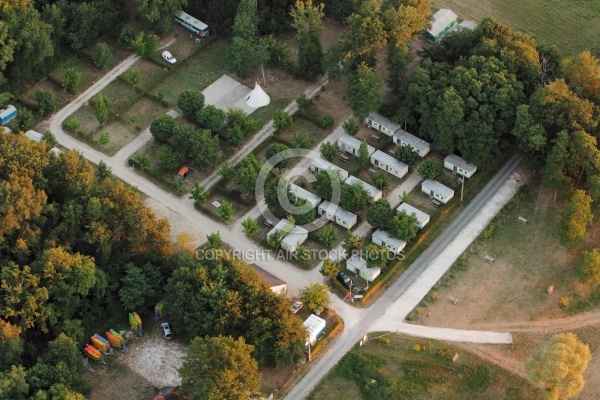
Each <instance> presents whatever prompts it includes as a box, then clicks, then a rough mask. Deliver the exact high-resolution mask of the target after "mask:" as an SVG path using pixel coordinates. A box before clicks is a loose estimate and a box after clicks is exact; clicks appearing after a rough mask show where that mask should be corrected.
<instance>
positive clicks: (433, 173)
mask: <svg viewBox="0 0 600 400" xmlns="http://www.w3.org/2000/svg"><path fill="white" fill-rule="evenodd" d="M443 169H444V168H443V166H442V164H441V163H440V162H439V161H438V160H436V159H435V158H428V159H427V160H425V161H423V162H422V163H421V165H419V169H418V172H419V175H421V176H422V177H423V178H425V179H437V178H438V177H439V176H440V175H441V174H442V170H443Z"/></svg>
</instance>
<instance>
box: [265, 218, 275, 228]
mask: <svg viewBox="0 0 600 400" xmlns="http://www.w3.org/2000/svg"><path fill="white" fill-rule="evenodd" d="M263 224H264V225H265V226H268V227H271V226H273V222H271V221H269V220H268V219H265V222H263Z"/></svg>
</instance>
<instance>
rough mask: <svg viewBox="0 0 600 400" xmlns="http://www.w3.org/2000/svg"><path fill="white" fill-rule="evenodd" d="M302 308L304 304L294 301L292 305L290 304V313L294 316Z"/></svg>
mask: <svg viewBox="0 0 600 400" xmlns="http://www.w3.org/2000/svg"><path fill="white" fill-rule="evenodd" d="M303 306H304V303H302V302H301V301H296V302H295V303H294V304H292V312H293V313H294V314H296V313H297V312H298V311H300V309H301V308H302V307H303Z"/></svg>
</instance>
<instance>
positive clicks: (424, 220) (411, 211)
mask: <svg viewBox="0 0 600 400" xmlns="http://www.w3.org/2000/svg"><path fill="white" fill-rule="evenodd" d="M401 211H404V212H405V213H407V214H408V215H414V216H415V217H416V218H417V225H418V226H419V229H423V227H424V226H425V225H427V224H428V223H429V220H430V218H431V217H430V216H429V214H426V213H424V212H423V211H421V210H419V209H418V208H416V207H413V206H411V205H410V204H408V203H402V204H400V206H398V208H396V212H397V213H399V212H401Z"/></svg>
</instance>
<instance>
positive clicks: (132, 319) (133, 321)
mask: <svg viewBox="0 0 600 400" xmlns="http://www.w3.org/2000/svg"><path fill="white" fill-rule="evenodd" d="M129 325H131V327H132V328H133V329H137V327H138V325H139V324H138V322H137V319H136V318H135V316H134V315H133V313H129Z"/></svg>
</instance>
